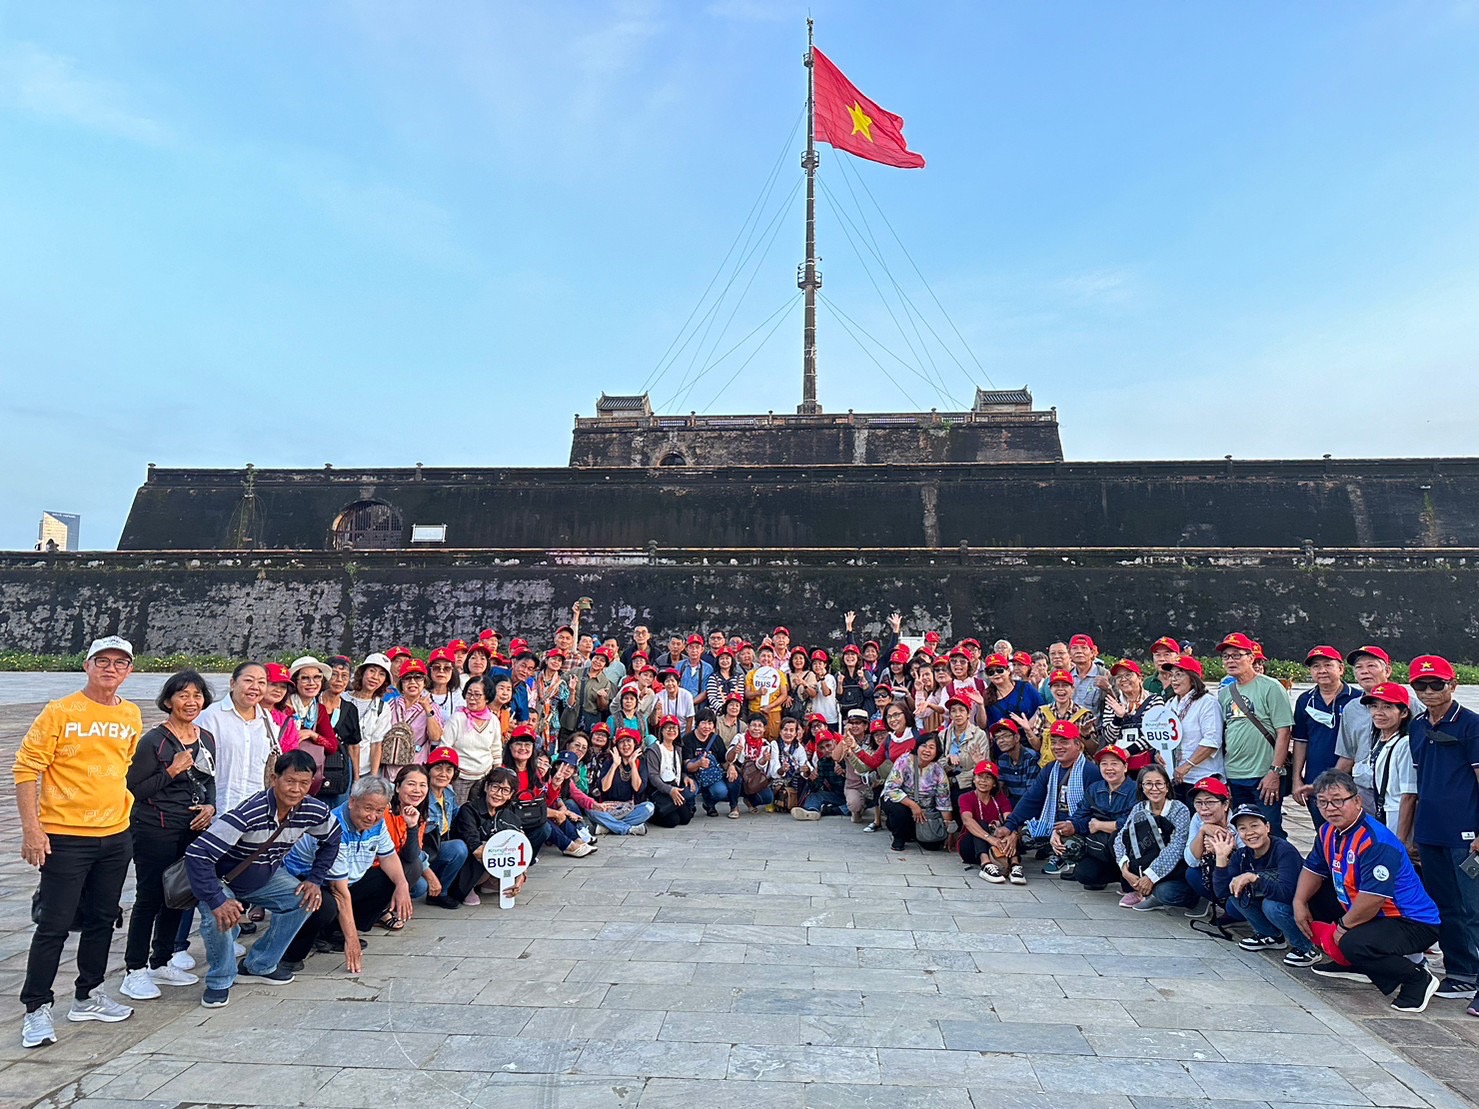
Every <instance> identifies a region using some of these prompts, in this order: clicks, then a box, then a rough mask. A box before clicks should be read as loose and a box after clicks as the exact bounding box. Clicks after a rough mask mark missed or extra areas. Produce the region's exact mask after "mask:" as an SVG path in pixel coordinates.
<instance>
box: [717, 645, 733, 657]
mask: <svg viewBox="0 0 1479 1109" xmlns="http://www.w3.org/2000/svg"><path fill="white" fill-rule="evenodd" d="M720 655H728V656H729V657H730V658H734V651H733V650H732V649H731V648H729V647H720V648H719V649H718V650H717V651H715V652H714V657H715V658H718V657H719V656H720Z"/></svg>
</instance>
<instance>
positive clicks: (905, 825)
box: [882, 801, 945, 851]
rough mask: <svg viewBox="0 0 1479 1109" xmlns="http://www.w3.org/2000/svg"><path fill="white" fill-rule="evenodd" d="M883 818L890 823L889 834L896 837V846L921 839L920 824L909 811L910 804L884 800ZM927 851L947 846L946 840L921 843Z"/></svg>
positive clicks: (886, 822)
mask: <svg viewBox="0 0 1479 1109" xmlns="http://www.w3.org/2000/svg"><path fill="white" fill-rule="evenodd" d="M882 804H883V820H884V823H885V824H887V825H888V830H889V834H890V835H892V836H893V837H894V846H895V847H901V846H903V845H904V844H906V843H913V842H916V841H917V840H918V839H919V835H918V825H917V824H915V823H914V814H913V813H912V812H910V811H909V806H907V805H905V804H902V803H895V802H893V801H884V802H883V803H882ZM919 846H920V847H923V848H924V849H925V850H926V851H938V850H940V849H941V848H942V847H944V846H945V841H944V840H941V841H940V842H939V843H921V844H920V845H919Z"/></svg>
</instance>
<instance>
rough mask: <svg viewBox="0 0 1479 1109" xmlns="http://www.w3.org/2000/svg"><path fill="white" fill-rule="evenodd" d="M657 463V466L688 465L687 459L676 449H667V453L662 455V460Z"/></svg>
mask: <svg viewBox="0 0 1479 1109" xmlns="http://www.w3.org/2000/svg"><path fill="white" fill-rule="evenodd" d="M658 465H659V466H687V465H688V459H686V458H684V457H683V456H682V455H681V454H679V453H678V452H677V451H669V452H668V453H667V454H665V455H663V456H662V461H661V462H659V463H658Z"/></svg>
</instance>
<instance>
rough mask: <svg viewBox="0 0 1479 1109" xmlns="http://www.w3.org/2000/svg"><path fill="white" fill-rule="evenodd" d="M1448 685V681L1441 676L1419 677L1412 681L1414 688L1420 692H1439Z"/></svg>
mask: <svg viewBox="0 0 1479 1109" xmlns="http://www.w3.org/2000/svg"><path fill="white" fill-rule="evenodd" d="M1447 686H1448V683H1447V682H1445V681H1443V680H1442V679H1441V678H1418V679H1417V681H1415V682H1413V683H1412V688H1413V689H1415V690H1417V691H1418V692H1419V693H1437V692H1439V691H1440V690H1442V689H1445V688H1446V687H1447Z"/></svg>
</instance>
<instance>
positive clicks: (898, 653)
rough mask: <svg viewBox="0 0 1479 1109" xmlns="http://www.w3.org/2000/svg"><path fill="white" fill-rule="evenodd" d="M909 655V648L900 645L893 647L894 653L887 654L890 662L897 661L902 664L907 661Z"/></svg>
mask: <svg viewBox="0 0 1479 1109" xmlns="http://www.w3.org/2000/svg"><path fill="white" fill-rule="evenodd" d="M911 657H912V656H911V655H910V654H909V648H908V647H902V646H901V647H895V648H894V653H893V654H891V655H889V656H888V659H889V661H890V662H897V663H901V664H902V663H905V662H908V661H909V659H910V658H911Z"/></svg>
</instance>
